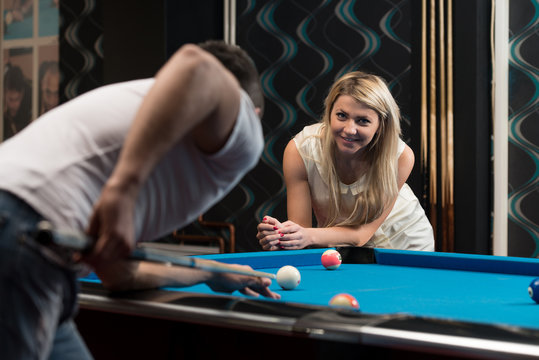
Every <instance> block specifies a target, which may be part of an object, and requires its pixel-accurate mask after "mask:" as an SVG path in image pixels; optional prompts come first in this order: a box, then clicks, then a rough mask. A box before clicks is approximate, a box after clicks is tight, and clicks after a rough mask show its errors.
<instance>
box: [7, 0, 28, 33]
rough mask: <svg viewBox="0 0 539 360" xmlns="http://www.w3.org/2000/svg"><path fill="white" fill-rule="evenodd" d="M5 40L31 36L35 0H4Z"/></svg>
mask: <svg viewBox="0 0 539 360" xmlns="http://www.w3.org/2000/svg"><path fill="white" fill-rule="evenodd" d="M2 3H3V20H4V21H3V22H4V24H3V26H4V40H13V39H24V38H31V37H32V36H33V33H34V30H33V29H34V0H3V1H2Z"/></svg>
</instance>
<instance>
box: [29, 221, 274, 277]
mask: <svg viewBox="0 0 539 360" xmlns="http://www.w3.org/2000/svg"><path fill="white" fill-rule="evenodd" d="M35 239H36V240H37V241H38V242H39V243H41V244H44V245H46V244H51V243H52V244H55V245H57V246H60V247H63V248H66V249H70V250H73V251H80V252H82V253H85V252H88V251H89V250H90V249H91V248H92V246H93V244H94V240H93V239H92V238H90V237H89V236H88V235H86V234H85V233H83V232H81V231H74V230H70V229H57V228H54V227H53V226H52V224H51V223H50V222H48V221H40V222H39V223H38V224H37V231H36V233H35ZM129 259H131V260H141V261H148V262H153V263H160V264H167V265H175V266H183V267H189V268H194V269H199V270H205V271H210V272H219V273H223V272H224V273H233V274H239V275H247V276H256V277H266V278H270V279H275V278H276V275H275V274H272V273H266V272H262V271H257V270H251V269H241V268H237V267H235V266H232V265H230V264H225V263H221V262H215V261H211V260H207V259H199V258H196V257H192V256H183V255H171V254H170V253H169V252H167V251H165V250H156V249H143V248H140V247H139V248H136V249H135V250H133V252H131V254H130V256H129Z"/></svg>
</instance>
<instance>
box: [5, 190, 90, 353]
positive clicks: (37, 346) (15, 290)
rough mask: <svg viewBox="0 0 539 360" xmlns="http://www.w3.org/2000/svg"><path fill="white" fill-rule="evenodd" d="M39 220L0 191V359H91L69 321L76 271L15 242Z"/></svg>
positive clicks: (75, 299)
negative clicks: (52, 261)
mask: <svg viewBox="0 0 539 360" xmlns="http://www.w3.org/2000/svg"><path fill="white" fill-rule="evenodd" d="M40 220H42V217H41V216H40V215H39V214H38V213H36V212H35V211H34V210H33V209H32V208H31V207H29V206H28V205H27V204H26V203H25V202H24V201H22V200H20V199H19V198H17V197H15V196H13V195H11V194H9V193H7V192H5V191H0V359H48V358H49V357H50V358H51V359H91V358H92V356H91V355H90V353H89V351H88V349H87V348H86V346H85V345H84V342H83V341H82V339H81V338H80V335H79V333H78V331H77V330H76V327H75V324H74V322H73V320H72V316H73V314H74V313H75V311H76V306H77V279H76V273H75V272H74V271H72V270H70V269H67V268H63V267H60V266H58V265H56V264H54V263H51V262H50V261H48V260H47V259H46V258H45V257H44V256H43V255H41V254H40V253H39V252H38V251H36V250H35V249H32V248H31V247H29V246H27V245H25V244H23V243H22V242H21V241H20V237H21V234H22V233H24V232H27V231H31V230H32V229H33V227H35V225H36V223H37V222H38V221H40Z"/></svg>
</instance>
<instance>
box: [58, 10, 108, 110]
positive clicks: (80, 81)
mask: <svg viewBox="0 0 539 360" xmlns="http://www.w3.org/2000/svg"><path fill="white" fill-rule="evenodd" d="M59 34H60V36H59V38H60V71H61V73H62V81H61V83H60V101H61V102H65V101H66V100H69V99H72V98H74V97H75V96H77V95H80V94H82V93H85V92H86V91H89V90H92V89H94V88H96V87H98V86H101V85H103V57H104V54H103V13H102V4H101V0H85V1H80V0H62V1H61V2H60V33H59Z"/></svg>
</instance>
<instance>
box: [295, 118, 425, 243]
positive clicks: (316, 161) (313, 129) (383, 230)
mask: <svg viewBox="0 0 539 360" xmlns="http://www.w3.org/2000/svg"><path fill="white" fill-rule="evenodd" d="M321 125H322V124H321V123H318V124H314V125H309V126H306V127H305V128H304V129H303V130H302V131H301V132H300V133H298V134H297V135H296V136H295V137H294V141H295V143H296V147H297V149H298V151H299V154H300V155H301V157H302V159H303V163H304V164H305V168H306V170H307V178H308V182H309V187H310V189H311V200H312V201H311V202H312V207H313V211H314V214H315V217H316V219H317V221H318V223H319V224H323V223H324V222H325V219H326V218H327V209H328V208H329V189H328V186H327V183H326V181H325V179H323V178H322V176H321V173H322V172H321V169H320V163H321V155H322V147H321V139H320V137H319V136H318V135H319V132H320V127H321ZM404 147H405V144H404V142H403V141H402V140H399V147H398V154H397V158H398V157H399V156H400V155H401V154H402V152H403V150H404ZM364 186H365V185H364V178H363V177H362V178H361V179H359V180H358V181H356V182H355V183H353V184H350V185H347V184H344V183H342V182H341V183H340V187H341V194H342V198H343V207H344V209H343V210H344V211H343V212H342V213H343V214H350V212H351V211H352V209H353V206H354V203H355V196H356V195H357V194H359V193H360V192H362V191H363V188H364ZM345 218H346V216H345V215H342V216H341V217H340V218H338V220H344V219H345ZM364 247H377V248H390V249H401V250H426V251H434V235H433V230H432V226H431V224H430V222H429V220H428V219H427V216H426V215H425V211H424V210H423V208H422V207H421V204H420V203H419V200H418V199H417V197H416V196H415V194H414V193H413V191H412V189H411V188H410V187H409V186H408V184H404V185H403V187H402V188H401V190H400V191H399V194H398V197H397V201H396V202H395V205H394V206H393V209H392V210H391V213H390V214H389V215H388V217H387V218H386V220H385V221H384V223H383V224H382V225H381V226H380V227H379V228H378V230H377V231H376V232H375V233H374V235H373V237H372V238H371V239H370V240H369V241H368V242H367V243H366V244H365V245H364Z"/></svg>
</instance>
